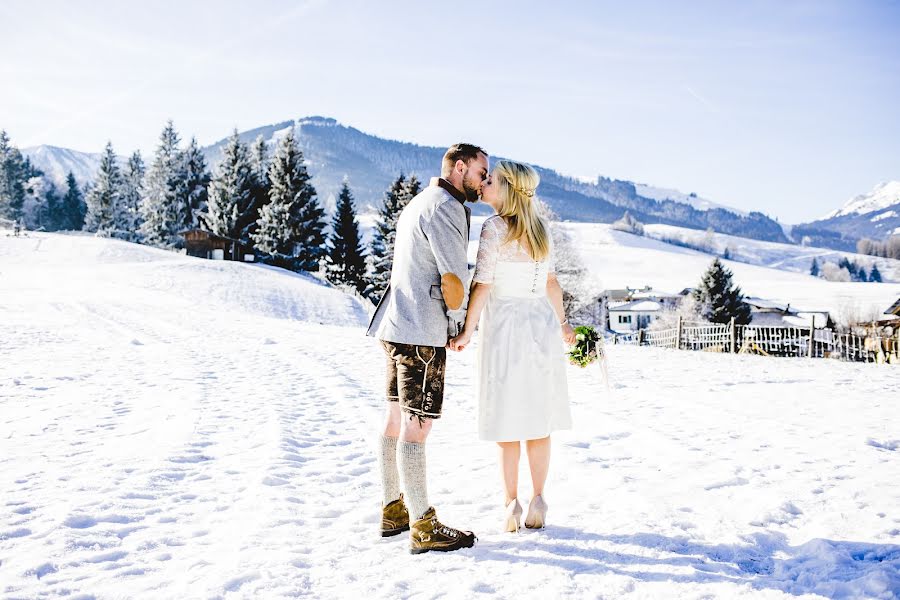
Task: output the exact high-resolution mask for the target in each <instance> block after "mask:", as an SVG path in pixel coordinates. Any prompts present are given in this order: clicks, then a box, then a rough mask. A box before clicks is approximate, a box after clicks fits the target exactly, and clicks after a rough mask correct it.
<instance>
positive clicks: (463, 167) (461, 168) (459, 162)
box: [454, 158, 466, 174]
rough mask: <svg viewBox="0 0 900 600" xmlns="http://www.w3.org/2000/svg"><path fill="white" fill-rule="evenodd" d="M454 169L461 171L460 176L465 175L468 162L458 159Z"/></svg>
mask: <svg viewBox="0 0 900 600" xmlns="http://www.w3.org/2000/svg"><path fill="white" fill-rule="evenodd" d="M454 168H455V169H456V170H457V171H459V173H460V174H463V173H465V172H466V161H464V160H463V159H461V158H460V159H458V160H457V161H456V165H455V167H454Z"/></svg>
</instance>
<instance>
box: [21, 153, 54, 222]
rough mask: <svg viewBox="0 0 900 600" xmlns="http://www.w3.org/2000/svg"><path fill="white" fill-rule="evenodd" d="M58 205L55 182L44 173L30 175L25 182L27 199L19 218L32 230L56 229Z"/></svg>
mask: <svg viewBox="0 0 900 600" xmlns="http://www.w3.org/2000/svg"><path fill="white" fill-rule="evenodd" d="M29 167H30V165H29ZM38 173H40V172H39V171H38ZM58 207H59V195H58V194H57V192H56V186H55V185H54V184H53V182H52V181H50V180H49V179H46V178H45V177H44V176H43V174H39V175H34V176H32V177H29V178H28V181H26V182H25V200H24V202H23V203H22V210H21V213H20V218H19V220H20V222H21V223H22V224H23V225H24V226H25V228H26V229H30V230H32V231H56V229H57V225H56V222H57V220H58Z"/></svg>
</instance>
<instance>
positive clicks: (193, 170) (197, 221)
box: [180, 137, 212, 230]
mask: <svg viewBox="0 0 900 600" xmlns="http://www.w3.org/2000/svg"><path fill="white" fill-rule="evenodd" d="M183 157H184V159H183V160H184V164H183V167H182V172H183V174H184V180H183V181H182V185H181V190H180V191H181V193H182V194H183V195H184V203H185V208H186V210H185V212H184V222H183V223H182V224H181V227H182V230H186V229H197V228H199V227H200V226H201V223H202V221H201V215H203V214H204V213H206V209H207V204H208V203H209V182H210V180H211V179H212V175H211V174H210V172H209V168H208V167H207V166H206V158H205V157H204V156H203V152H202V151H201V150H200V147H199V146H198V145H197V139H196V138H193V137H192V138H191V141H190V143H189V144H188V147H187V148H186V149H185V151H184V153H183Z"/></svg>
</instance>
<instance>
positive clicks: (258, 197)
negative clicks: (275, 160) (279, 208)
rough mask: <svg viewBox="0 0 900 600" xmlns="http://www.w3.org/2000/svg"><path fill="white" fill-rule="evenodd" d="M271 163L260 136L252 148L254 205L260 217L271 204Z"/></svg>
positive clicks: (264, 141) (264, 142)
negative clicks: (264, 207)
mask: <svg viewBox="0 0 900 600" xmlns="http://www.w3.org/2000/svg"><path fill="white" fill-rule="evenodd" d="M271 162H272V161H271V160H270V157H269V148H268V146H267V145H266V140H265V139H264V138H263V136H262V135H259V136H257V138H256V141H254V142H253V145H252V146H251V147H250V163H251V165H252V168H253V192H252V198H253V204H254V206H256V207H257V210H258V211H260V212H259V214H260V215H261V214H262V207H263V206H264V205H266V204H267V203H268V202H269V192H270V191H271V189H272V182H271V180H270V179H269V166H270V165H271ZM257 220H258V218H257ZM253 225H254V228H255V227H256V226H257V225H256V223H254V224H253ZM253 231H255V229H252V230H250V232H251V233H253Z"/></svg>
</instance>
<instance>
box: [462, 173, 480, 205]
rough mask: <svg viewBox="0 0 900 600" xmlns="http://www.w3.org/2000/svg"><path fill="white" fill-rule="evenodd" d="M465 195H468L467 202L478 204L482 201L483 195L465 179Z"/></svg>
mask: <svg viewBox="0 0 900 600" xmlns="http://www.w3.org/2000/svg"><path fill="white" fill-rule="evenodd" d="M463 193H464V194H465V195H466V202H478V201H479V200H481V193H480V192H479V191H478V190H477V189H475V188H473V187H472V185H471V184H470V183H469V182H468V181H466V180H465V179H463Z"/></svg>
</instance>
